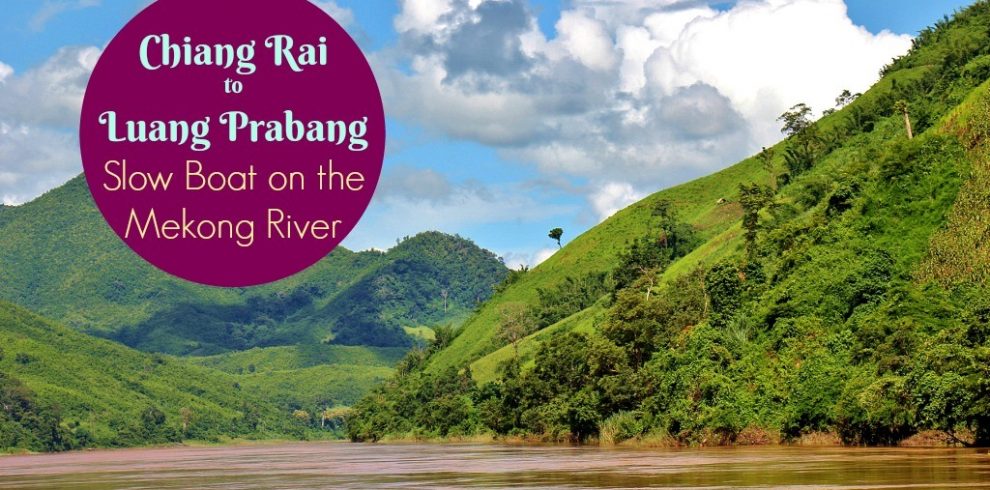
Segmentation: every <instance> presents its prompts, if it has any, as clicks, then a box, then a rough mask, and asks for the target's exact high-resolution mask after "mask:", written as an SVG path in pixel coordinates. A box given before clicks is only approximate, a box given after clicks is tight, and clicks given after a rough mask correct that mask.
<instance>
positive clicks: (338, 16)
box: [313, 0, 354, 29]
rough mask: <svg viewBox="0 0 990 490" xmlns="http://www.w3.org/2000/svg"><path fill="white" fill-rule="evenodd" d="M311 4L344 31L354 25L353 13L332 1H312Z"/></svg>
mask: <svg viewBox="0 0 990 490" xmlns="http://www.w3.org/2000/svg"><path fill="white" fill-rule="evenodd" d="M313 4H314V5H316V6H317V7H319V8H320V9H321V10H323V11H324V12H326V13H327V15H329V16H330V17H333V20H335V21H337V23H338V24H340V26H341V27H343V28H345V29H346V28H348V27H350V26H351V25H353V24H354V12H353V11H351V9H349V8H346V7H341V6H340V5H338V4H337V2H336V1H334V0H322V1H314V2H313Z"/></svg>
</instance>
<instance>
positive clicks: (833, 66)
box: [646, 0, 910, 144]
mask: <svg viewBox="0 0 990 490" xmlns="http://www.w3.org/2000/svg"><path fill="white" fill-rule="evenodd" d="M909 46H910V37H908V36H901V35H895V34H891V33H889V32H882V33H880V34H871V33H870V32H868V31H866V30H865V29H864V28H862V27H859V26H856V25H854V24H853V23H852V21H851V20H850V19H849V17H848V14H847V10H846V5H845V4H844V3H843V2H842V1H841V0H773V1H766V2H741V3H740V4H738V5H737V6H736V7H735V8H733V9H732V10H730V11H729V12H725V13H721V14H718V15H699V16H698V17H697V18H696V19H694V20H692V21H690V22H689V23H687V24H686V25H685V26H684V28H683V30H682V31H681V32H680V35H679V36H678V37H677V38H676V39H675V40H673V41H672V42H670V43H669V44H668V45H667V46H666V47H662V48H660V49H658V50H656V51H655V52H654V53H653V55H652V57H651V59H650V60H649V61H648V63H647V67H646V71H647V77H648V79H649V81H650V84H651V85H652V86H653V87H654V88H656V89H657V90H659V91H660V92H661V93H670V92H671V91H673V90H675V89H677V88H679V87H683V86H687V85H690V84H693V83H696V82H704V83H706V84H708V85H711V86H712V87H715V88H716V89H717V90H718V91H719V92H720V93H722V94H724V95H725V96H726V97H728V98H729V99H730V100H732V103H733V106H734V107H735V108H736V109H737V110H739V111H740V112H741V113H742V114H743V115H744V116H745V117H746V119H747V121H748V122H749V123H750V124H752V125H754V126H755V128H756V129H757V130H758V132H757V134H756V137H757V138H758V139H759V141H758V142H759V143H761V144H765V143H768V142H769V141H767V140H768V138H770V137H771V136H773V135H776V134H777V133H776V132H775V129H776V122H775V117H776V116H777V115H779V114H780V113H781V112H783V110H784V109H785V108H787V107H789V106H791V105H793V104H795V103H797V102H806V103H809V104H811V105H812V106H813V107H816V108H817V109H819V110H822V109H826V108H828V107H830V106H831V104H832V101H833V99H834V98H835V96H836V95H837V94H838V93H839V92H840V91H842V90H843V89H845V88H849V89H851V90H853V91H854V92H856V91H863V90H865V89H866V88H868V87H869V85H870V84H871V83H872V82H873V81H875V80H876V77H877V72H878V70H879V68H880V67H881V66H882V65H883V64H884V63H886V62H887V61H889V60H890V59H891V58H892V57H894V56H896V55H899V54H902V53H904V52H905V51H907V49H908V47H909Z"/></svg>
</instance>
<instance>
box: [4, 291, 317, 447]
mask: <svg viewBox="0 0 990 490" xmlns="http://www.w3.org/2000/svg"><path fill="white" fill-rule="evenodd" d="M238 379H239V377H237V376H233V375H229V374H226V373H222V372H220V371H216V370H213V369H208V368H203V367H198V366H192V365H189V364H187V363H185V362H182V361H180V360H178V359H175V358H172V357H168V356H162V355H151V354H145V353H141V352H138V351H135V350H132V349H129V348H127V347H124V346H121V345H119V344H116V343H114V342H110V341H107V340H102V339H96V338H93V337H89V336H87V335H84V334H81V333H78V332H75V331H73V330H71V329H68V328H65V327H62V326H59V325H57V324H55V323H53V322H51V321H49V320H46V319H44V318H41V317H39V316H36V315H34V314H32V313H29V312H28V311H26V310H24V309H22V308H19V307H16V306H14V305H12V304H10V303H6V302H0V406H2V407H3V410H0V450H4V449H11V448H20V449H30V450H36V451H44V450H62V449H72V448H80V447H88V446H131V445H139V444H140V445H146V444H154V443H167V442H175V441H179V440H183V439H201V440H215V439H217V438H220V437H252V438H255V437H262V438H271V437H298V436H299V435H301V434H302V432H301V430H302V429H298V428H296V427H294V426H293V421H292V419H291V417H290V414H291V412H287V411H285V410H282V409H280V408H278V407H277V406H276V405H275V403H273V402H272V401H269V400H265V399H261V398H259V397H256V396H254V395H253V394H251V393H247V392H245V391H244V390H242V389H241V387H240V385H239V384H238Z"/></svg>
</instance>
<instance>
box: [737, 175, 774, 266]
mask: <svg viewBox="0 0 990 490" xmlns="http://www.w3.org/2000/svg"><path fill="white" fill-rule="evenodd" d="M772 198H773V192H772V191H770V189H767V188H766V187H764V186H761V185H760V184H756V183H753V184H750V185H746V184H739V204H741V205H742V208H743V229H744V230H746V234H745V237H746V252H747V253H748V254H749V255H750V256H751V257H752V256H753V255H754V254H755V253H756V233H757V231H758V230H759V225H760V211H761V210H762V209H763V208H764V207H766V205H767V204H769V203H770V200H771V199H772Z"/></svg>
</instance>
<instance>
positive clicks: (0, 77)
mask: <svg viewBox="0 0 990 490" xmlns="http://www.w3.org/2000/svg"><path fill="white" fill-rule="evenodd" d="M13 74H14V68H13V67H11V66H10V65H8V64H6V63H4V62H2V61H0V84H3V83H4V80H6V79H7V77H9V76H11V75H13Z"/></svg>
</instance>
